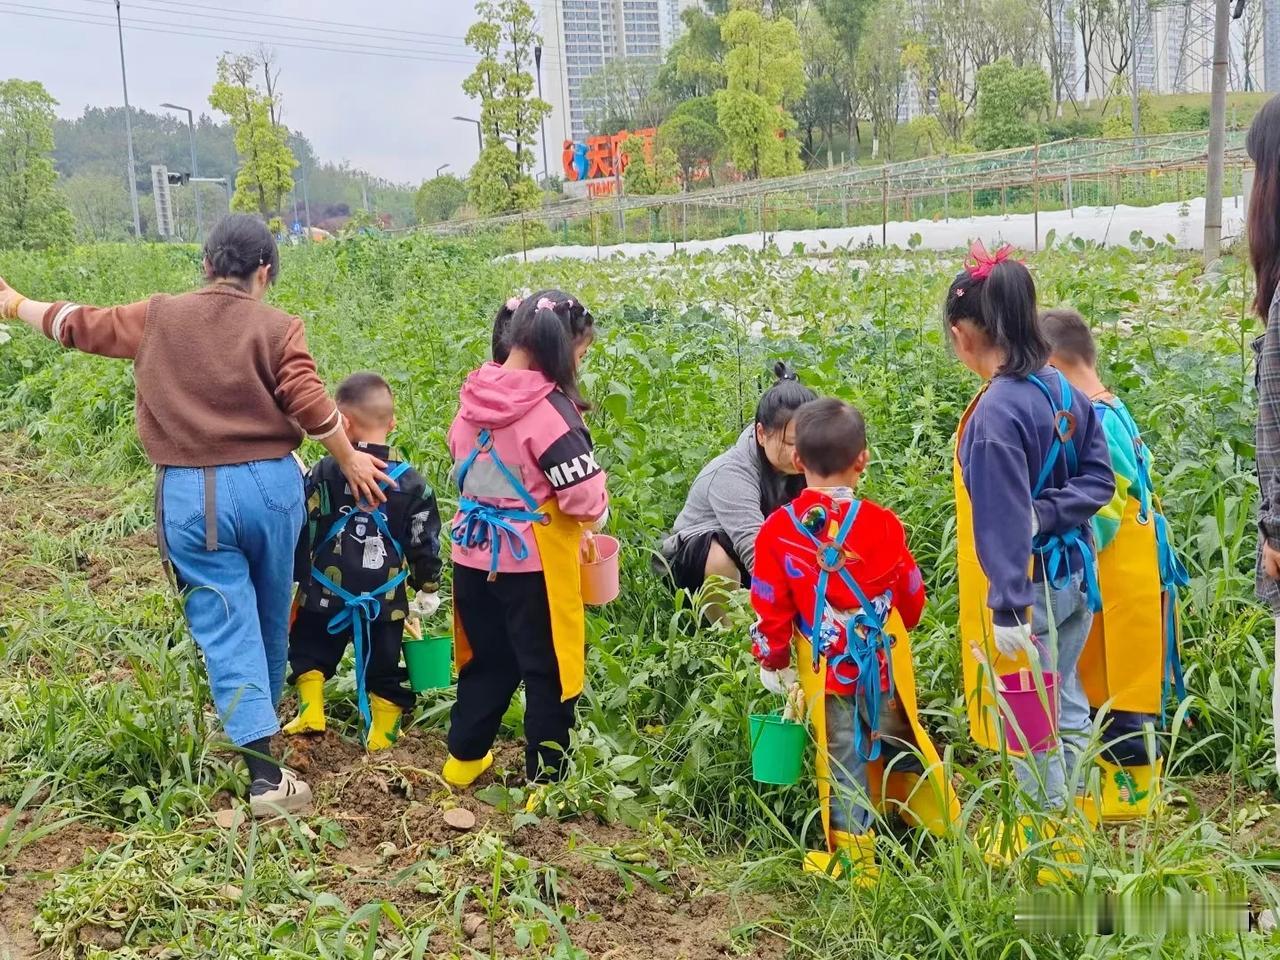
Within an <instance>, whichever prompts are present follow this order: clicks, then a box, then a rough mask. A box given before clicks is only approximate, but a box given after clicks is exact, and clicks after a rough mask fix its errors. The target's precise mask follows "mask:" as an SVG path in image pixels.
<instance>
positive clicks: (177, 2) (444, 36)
mask: <svg viewBox="0 0 1280 960" xmlns="http://www.w3.org/2000/svg"><path fill="white" fill-rule="evenodd" d="M102 2H104V3H105V2H114V0H102ZM141 2H144V3H155V4H162V5H164V6H169V7H186V8H194V9H197V10H214V11H217V12H220V13H229V14H238V15H241V16H246V17H252V18H253V19H254V21H255V22H256V21H260V20H292V21H295V22H298V23H314V24H322V25H324V26H326V27H351V28H355V29H360V30H373V31H376V32H379V33H389V34H392V35H393V36H400V35H402V34H412V35H413V36H418V37H435V38H438V39H441V40H457V41H462V42H463V43H464V44H465V42H466V39H467V38H466V37H460V36H458V35H456V34H452V33H432V32H430V31H427V30H408V29H401V28H400V27H378V26H374V25H373V24H365V23H343V22H341V21H338V20H320V19H317V18H315V17H290V16H286V15H284V14H280V13H262V12H261V11H259V10H245V9H240V8H235V7H217V6H213V5H212V4H207V3H190V2H184V0H141Z"/></svg>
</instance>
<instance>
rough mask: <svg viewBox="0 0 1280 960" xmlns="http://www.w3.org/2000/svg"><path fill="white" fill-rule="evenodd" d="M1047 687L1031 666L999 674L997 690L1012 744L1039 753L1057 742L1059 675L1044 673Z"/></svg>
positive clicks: (1022, 749)
mask: <svg viewBox="0 0 1280 960" xmlns="http://www.w3.org/2000/svg"><path fill="white" fill-rule="evenodd" d="M1040 676H1041V678H1042V682H1043V684H1044V690H1043V691H1041V690H1040V689H1038V688H1037V687H1036V682H1035V677H1034V675H1033V674H1032V673H1031V671H1030V670H1020V671H1018V672H1017V673H1006V674H1004V675H1003V676H1002V677H1000V682H999V684H998V689H997V693H996V697H997V699H998V700H999V701H1000V712H1001V714H1002V715H1003V717H1004V719H1005V722H1006V724H1007V729H1008V741H1009V747H1010V748H1011V749H1014V750H1019V751H1021V752H1023V753H1027V752H1031V753H1040V752H1042V751H1044V750H1048V749H1050V748H1052V747H1055V746H1057V745H1058V677H1057V674H1054V673H1042V674H1041V675H1040Z"/></svg>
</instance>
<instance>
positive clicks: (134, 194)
mask: <svg viewBox="0 0 1280 960" xmlns="http://www.w3.org/2000/svg"><path fill="white" fill-rule="evenodd" d="M116 36H117V37H119V39H120V85H121V86H122V87H123V88H124V136H125V140H126V141H127V142H128V144H129V204H130V205H131V206H132V207H133V235H134V237H136V238H137V239H139V240H141V239H142V215H141V214H139V213H138V174H137V168H136V167H135V166H134V161H133V121H132V120H131V119H129V81H128V79H127V78H126V77H125V72H124V24H123V23H122V21H121V19H120V0H116Z"/></svg>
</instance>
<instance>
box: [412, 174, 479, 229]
mask: <svg viewBox="0 0 1280 960" xmlns="http://www.w3.org/2000/svg"><path fill="white" fill-rule="evenodd" d="M466 202H467V185H466V184H465V183H463V182H462V181H461V180H459V179H458V178H457V177H455V176H454V175H453V174H451V173H447V174H445V175H444V176H440V177H433V178H432V179H430V180H427V181H425V182H424V183H423V184H422V186H420V187H419V188H418V194H417V196H416V197H414V201H413V208H414V211H415V212H416V213H417V215H418V220H419V221H421V222H422V223H439V222H440V221H441V220H448V219H449V218H450V217H452V216H453V215H454V214H455V213H457V211H458V208H459V207H461V206H462V205H463V204H464V203H466Z"/></svg>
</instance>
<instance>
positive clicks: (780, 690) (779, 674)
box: [760, 667, 796, 697]
mask: <svg viewBox="0 0 1280 960" xmlns="http://www.w3.org/2000/svg"><path fill="white" fill-rule="evenodd" d="M760 683H761V684H763V686H764V688H765V689H766V690H768V691H769V692H770V693H776V694H778V695H779V696H781V697H785V696H786V695H787V694H788V693H790V692H791V688H792V687H794V686H795V685H796V671H795V668H794V667H783V668H782V669H781V670H770V669H769V668H768V667H761V668H760Z"/></svg>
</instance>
